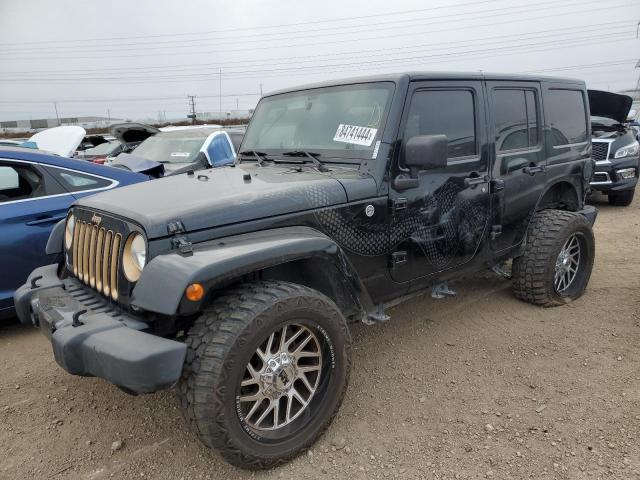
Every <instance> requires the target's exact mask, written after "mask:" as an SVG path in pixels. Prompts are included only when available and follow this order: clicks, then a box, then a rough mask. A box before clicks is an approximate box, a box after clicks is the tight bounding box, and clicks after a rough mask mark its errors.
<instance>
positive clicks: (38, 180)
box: [0, 159, 75, 313]
mask: <svg viewBox="0 0 640 480" xmlns="http://www.w3.org/2000/svg"><path fill="white" fill-rule="evenodd" d="M74 200H75V199H74V197H73V196H72V195H71V194H69V193H68V192H66V191H65V190H64V189H63V188H62V187H61V185H60V184H58V183H57V182H56V181H55V180H54V179H53V178H52V177H50V176H49V175H48V174H47V172H46V171H44V170H43V169H42V167H41V166H38V165H36V164H33V163H30V162H24V161H13V160H1V159H0V266H1V267H0V269H1V272H2V273H1V274H0V313H2V310H7V309H9V308H10V307H11V306H12V305H13V292H14V290H15V289H16V288H17V287H19V286H20V285H22V284H23V283H24V282H25V280H26V279H27V276H28V275H29V274H30V273H31V272H32V271H33V270H34V269H35V268H37V267H40V266H42V265H47V264H50V263H55V262H56V261H58V260H59V259H58V257H57V256H56V255H47V254H46V253H45V247H46V245H47V240H48V239H49V234H50V233H51V229H52V228H53V226H54V225H55V224H56V223H57V222H58V221H59V220H61V219H63V218H64V217H65V215H66V212H67V209H68V208H69V205H71V203H72V202H73V201H74Z"/></svg>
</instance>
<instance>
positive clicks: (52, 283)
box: [14, 265, 187, 393]
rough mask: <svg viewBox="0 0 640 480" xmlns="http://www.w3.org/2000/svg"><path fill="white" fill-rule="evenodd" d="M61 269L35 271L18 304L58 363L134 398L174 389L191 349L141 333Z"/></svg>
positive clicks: (135, 322)
mask: <svg viewBox="0 0 640 480" xmlns="http://www.w3.org/2000/svg"><path fill="white" fill-rule="evenodd" d="M56 267H57V266H56V265H49V266H46V267H41V268H38V269H36V270H34V271H33V273H31V275H29V278H28V279H27V283H25V284H24V285H23V286H22V287H20V288H19V289H18V290H17V291H16V293H15V295H14V301H15V305H16V312H17V314H18V318H19V319H20V321H21V322H22V323H24V324H29V325H34V326H36V327H40V329H41V331H42V333H43V334H44V335H45V336H46V337H47V338H49V340H50V341H51V345H52V347H53V355H54V357H55V359H56V362H57V363H58V364H59V365H60V366H61V367H62V368H63V369H64V370H66V371H67V372H69V373H71V374H73V375H83V376H95V377H100V378H103V379H105V380H107V381H108V382H111V383H113V384H114V385H117V386H119V387H122V388H124V389H126V390H129V391H132V392H135V393H150V392H155V391H157V390H162V389H165V388H169V387H171V386H172V385H174V384H175V383H176V382H177V381H178V379H179V378H180V374H181V372H182V366H183V364H184V359H185V356H186V351H187V347H186V345H185V344H184V343H181V342H177V341H174V340H169V339H166V338H162V337H159V336H156V335H152V334H150V333H145V332H143V331H142V330H145V329H147V328H148V325H147V324H146V323H144V322H141V321H140V320H138V319H136V318H135V317H134V316H133V315H129V314H128V313H126V312H123V311H122V310H120V309H119V308H117V307H115V306H114V305H112V304H111V303H109V302H108V301H106V300H105V299H104V297H102V296H101V295H99V294H97V293H96V292H93V291H92V290H90V289H89V288H87V287H85V286H84V285H82V284H81V283H80V282H79V281H77V280H76V279H74V278H66V279H64V280H61V279H60V278H58V275H57V268H56Z"/></svg>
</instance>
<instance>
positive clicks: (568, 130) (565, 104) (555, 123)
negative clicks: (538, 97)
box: [544, 88, 587, 147]
mask: <svg viewBox="0 0 640 480" xmlns="http://www.w3.org/2000/svg"><path fill="white" fill-rule="evenodd" d="M544 109H545V116H546V117H547V120H548V121H549V124H550V125H551V139H552V142H553V146H554V147H558V146H561V145H571V144H574V143H583V142H586V141H587V114H586V106H585V102H584V94H583V93H582V91H580V90H566V89H560V88H551V89H549V93H548V96H547V98H545V103H544Z"/></svg>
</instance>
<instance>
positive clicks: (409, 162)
mask: <svg viewBox="0 0 640 480" xmlns="http://www.w3.org/2000/svg"><path fill="white" fill-rule="evenodd" d="M447 149H448V141H447V136H446V135H417V136H415V137H411V138H410V139H409V141H408V142H407V145H406V146H405V149H404V164H405V165H406V166H407V167H409V168H410V169H412V170H413V169H414V168H415V169H417V170H433V169H436V168H444V167H446V166H447Z"/></svg>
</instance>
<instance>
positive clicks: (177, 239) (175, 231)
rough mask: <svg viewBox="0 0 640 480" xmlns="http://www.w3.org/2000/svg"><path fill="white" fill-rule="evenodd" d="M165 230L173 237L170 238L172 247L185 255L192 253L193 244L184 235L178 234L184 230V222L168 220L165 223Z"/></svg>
mask: <svg viewBox="0 0 640 480" xmlns="http://www.w3.org/2000/svg"><path fill="white" fill-rule="evenodd" d="M167 231H168V232H169V235H173V238H172V239H171V246H172V247H173V248H174V249H177V250H179V251H180V253H181V254H182V255H185V256H191V255H193V244H192V243H191V242H190V241H189V240H187V237H186V236H184V235H180V234H181V233H184V232H185V231H186V229H185V228H184V224H183V223H182V222H181V221H180V220H174V221H173V222H169V223H168V224H167Z"/></svg>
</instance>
